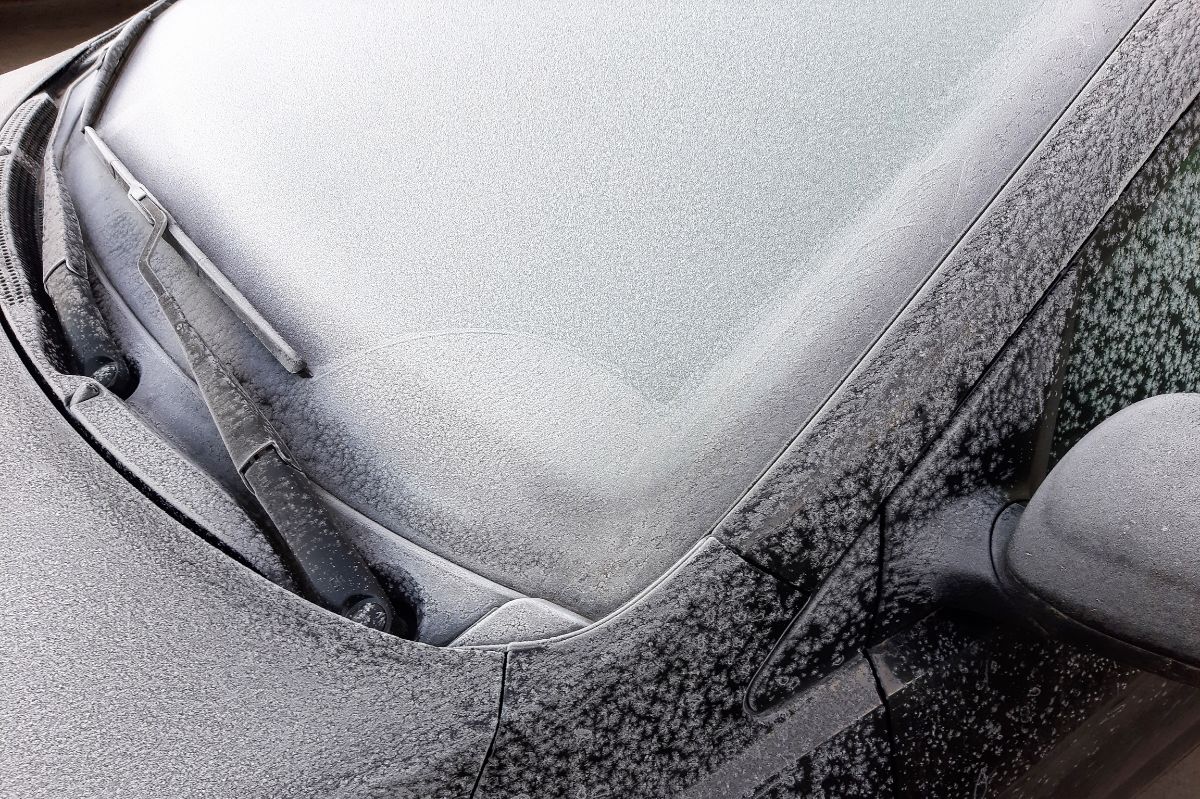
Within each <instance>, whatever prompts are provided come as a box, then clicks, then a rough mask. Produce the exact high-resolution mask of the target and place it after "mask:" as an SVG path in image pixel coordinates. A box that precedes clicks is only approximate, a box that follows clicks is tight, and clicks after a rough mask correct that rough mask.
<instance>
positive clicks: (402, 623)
mask: <svg viewBox="0 0 1200 799" xmlns="http://www.w3.org/2000/svg"><path fill="white" fill-rule="evenodd" d="M85 133H86V134H87V135H88V137H89V139H91V140H92V142H93V144H95V145H96V146H97V150H98V152H99V153H100V154H101V155H102V156H103V157H104V158H105V160H106V162H107V163H108V165H109V166H110V168H111V169H112V172H113V174H114V175H115V176H116V177H117V178H118V179H119V180H120V181H121V182H122V184H123V185H124V187H125V189H126V191H127V193H128V197H129V200H130V201H131V202H132V203H133V205H134V207H135V208H137V209H138V210H139V211H141V213H142V214H143V215H144V216H145V217H146V219H148V220H149V221H150V223H151V224H152V225H153V229H152V231H151V233H150V236H149V238H148V239H146V243H145V245H144V246H143V248H142V252H141V255H140V256H139V258H138V269H139V271H140V272H141V276H142V278H143V279H144V280H145V281H146V284H147V285H148V286H149V287H150V289H151V291H152V292H153V293H154V296H155V298H156V299H157V301H158V305H159V307H160V308H161V309H162V312H163V314H164V315H165V316H166V318H167V321H169V322H170V324H171V327H172V328H173V330H174V331H175V335H176V337H177V338H178V339H179V342H180V344H181V345H182V346H183V351H184V356H185V357H186V359H187V362H188V366H189V368H190V369H191V371H192V376H193V377H194V378H195V380H196V385H197V386H198V387H199V389H200V394H201V396H202V398H203V399H204V403H205V405H206V406H207V407H208V411H209V414H210V415H211V416H212V419H213V422H214V423H215V424H216V427H217V431H218V432H219V433H220V435H221V440H222V442H223V443H224V444H225V449H226V450H227V451H228V452H229V457H230V459H231V460H232V461H233V464H234V466H235V467H236V468H237V471H238V474H239V475H240V476H241V478H242V481H243V482H245V484H246V486H247V487H248V488H249V489H250V491H251V492H252V493H253V494H254V497H255V498H256V499H257V500H258V503H259V505H261V506H262V509H263V510H264V511H265V512H266V514H267V516H268V517H269V518H270V520H271V523H272V525H273V527H274V532H275V537H276V544H277V546H278V547H279V549H280V550H281V554H283V555H284V556H285V558H286V559H287V560H288V561H289V562H290V563H291V565H292V567H293V570H294V571H295V577H296V581H297V583H299V585H300V588H301V591H302V593H303V594H304V595H305V596H306V597H308V598H309V599H310V600H312V601H313V602H315V603H316V604H318V605H321V606H322V607H324V608H326V609H328V610H331V611H333V612H334V613H338V614H340V615H342V616H345V617H346V618H348V619H351V620H353V621H356V622H358V623H360V624H363V625H365V626H367V627H372V628H374V629H377V630H383V631H385V632H391V633H393V634H395V635H399V636H401V637H405V638H410V637H412V636H413V635H414V634H415V632H416V629H415V628H416V624H415V616H414V615H413V614H412V612H411V609H409V608H407V607H403V608H402V609H401V610H402V611H403V613H402V614H398V613H397V609H396V608H395V607H394V606H393V604H392V602H391V601H390V600H389V599H388V596H387V593H386V592H385V591H384V589H383V587H382V585H380V583H379V581H378V579H377V578H376V577H375V575H374V573H373V572H372V571H371V569H370V567H369V566H368V564H367V562H366V560H365V559H364V558H363V557H362V555H361V554H360V553H359V552H358V550H357V549H356V548H355V547H354V545H353V544H352V543H351V542H350V541H349V540H347V539H346V537H345V536H344V535H343V534H342V532H341V531H340V530H339V529H338V526H337V524H336V523H335V522H334V519H333V516H332V514H331V513H330V511H329V509H328V508H327V507H326V505H325V503H324V502H322V501H321V499H320V498H319V497H318V496H317V494H316V491H315V488H314V486H313V483H312V481H311V480H309V478H308V476H307V475H306V474H305V473H304V472H303V471H302V470H301V469H300V468H299V467H298V466H297V465H296V464H295V462H294V461H293V460H292V457H291V455H290V454H289V453H288V450H287V447H286V446H285V445H284V443H283V441H282V439H281V438H280V436H279V434H278V433H277V432H276V431H275V428H274V427H273V426H272V425H271V423H270V421H268V420H267V418H266V416H264V415H263V413H262V411H261V410H259V408H258V405H257V403H255V402H254V400H252V399H251V398H250V396H249V395H248V394H247V393H246V390H245V389H244V388H243V387H242V385H241V383H240V382H238V380H237V378H236V377H234V376H233V375H232V374H231V373H230V372H229V370H228V369H227V368H226V367H225V365H224V364H223V363H222V362H221V360H220V358H218V357H217V355H216V353H214V352H213V350H212V348H211V347H210V346H209V345H208V343H207V342H206V341H205V340H204V338H203V337H202V336H201V335H200V332H199V331H198V330H196V328H195V327H194V326H193V325H192V324H191V322H190V321H188V318H187V315H186V314H185V313H184V311H183V308H182V307H181V306H180V304H179V302H178V301H177V300H176V298H175V296H174V295H173V294H171V292H170V290H169V289H168V288H167V287H166V285H164V283H163V282H162V280H161V279H160V278H159V276H158V274H157V273H156V272H155V271H154V266H153V264H152V262H151V258H152V256H153V254H154V251H155V249H156V248H157V247H158V245H159V242H161V241H164V240H165V236H166V233H167V231H168V229H169V227H170V225H171V221H170V217H169V216H168V214H167V212H166V210H165V209H164V208H163V207H162V205H161V204H160V203H159V202H158V201H157V200H156V199H155V198H154V197H153V196H151V195H150V193H149V192H148V191H147V190H146V188H145V186H143V185H142V184H141V183H139V182H138V181H136V180H135V179H134V178H133V176H132V174H131V173H130V172H129V171H128V169H126V168H125V167H124V166H123V165H122V164H121V162H120V161H119V160H117V159H116V156H115V155H113V154H112V151H111V150H108V148H107V147H105V146H104V144H103V142H101V141H100V140H99V138H98V137H97V136H96V133H95V131H93V130H91V129H90V128H88V129H86V130H85Z"/></svg>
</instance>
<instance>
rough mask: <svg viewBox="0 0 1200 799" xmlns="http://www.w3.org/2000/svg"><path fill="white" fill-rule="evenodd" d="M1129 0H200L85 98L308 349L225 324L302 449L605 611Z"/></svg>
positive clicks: (723, 493)
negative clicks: (294, 366)
mask: <svg viewBox="0 0 1200 799" xmlns="http://www.w3.org/2000/svg"><path fill="white" fill-rule="evenodd" d="M1144 6H1145V3H1144V2H1141V1H1140V0H1131V1H1130V2H1120V1H1118V0H1103V1H1102V2H1097V3H1089V4H1086V5H1083V4H1078V3H1073V2H1066V1H1065V0H1064V1H1062V2H1059V1H1058V0H1048V1H1043V0H1025V2H1021V3H1007V4H989V5H985V6H978V5H967V6H962V7H960V8H954V7H946V6H944V5H943V4H937V3H928V2H913V3H910V4H899V5H898V4H896V3H890V2H889V3H874V2H870V3H856V4H854V5H852V6H828V5H822V4H807V5H805V4H800V5H797V6H793V7H789V8H787V9H781V8H777V7H775V6H774V5H773V4H767V3H763V4H738V5H736V6H728V5H721V4H708V3H702V2H691V3H684V4H673V5H671V6H663V5H661V4H657V3H642V2H634V1H633V0H630V1H629V2H617V3H601V4H591V5H589V6H587V7H586V8H585V9H581V8H578V7H571V8H567V7H565V6H564V7H558V6H553V5H531V6H529V7H528V8H525V9H523V11H522V12H521V13H515V12H514V11H513V9H512V8H511V7H505V6H494V5H490V4H470V3H462V4H453V5H448V6H432V7H431V6H415V5H414V6H409V5H405V4H387V5H382V6H374V7H371V8H370V9H359V12H358V13H357V14H355V15H353V16H352V17H351V16H348V15H344V14H343V13H342V12H341V11H340V10H335V7H334V6H329V5H327V4H324V3H315V2H313V3H297V4H296V6H295V7H293V8H279V7H277V6H247V5H245V4H237V5H236V6H234V5H233V4H222V3H220V2H206V0H186V1H185V2H182V3H179V4H177V5H175V6H173V7H171V8H170V9H168V10H167V11H165V12H164V13H163V14H162V15H161V17H159V18H158V19H157V20H156V21H155V22H154V23H153V25H151V26H150V28H149V29H148V30H147V31H146V32H145V35H144V36H143V38H142V39H141V40H140V41H139V43H138V44H137V46H136V47H134V48H133V49H132V51H131V52H130V53H129V56H128V59H127V62H126V65H125V67H124V70H123V72H122V73H121V75H120V76H119V78H118V80H117V81H116V82H115V85H114V87H113V91H112V94H111V96H110V100H109V103H108V105H107V107H106V109H105V111H104V113H103V114H102V115H101V116H100V118H99V121H98V124H99V126H100V129H101V133H102V134H103V135H104V136H105V138H106V140H107V141H109V143H110V144H111V145H112V146H113V148H114V149H115V150H116V152H117V154H118V155H120V156H121V157H122V158H123V160H125V161H126V162H127V163H128V164H129V165H130V166H131V168H132V169H133V170H134V172H135V173H136V174H138V175H139V177H140V178H141V179H142V180H144V181H145V182H146V183H147V185H148V186H149V187H150V188H151V189H152V191H153V192H154V193H155V195H156V196H158V197H159V198H160V199H161V200H162V201H163V202H164V204H165V205H166V206H167V207H168V209H169V210H170V211H171V212H172V214H173V215H175V216H176V217H177V218H178V219H179V221H180V223H181V224H182V226H183V227H184V229H186V230H188V232H189V233H190V234H191V235H192V237H193V238H194V239H196V241H197V242H198V243H199V244H200V245H201V247H202V248H203V249H205V251H206V252H207V253H208V254H209V255H210V256H211V257H212V258H213V259H214V261H216V262H217V264H218V265H219V266H220V267H221V268H222V269H223V270H225V271H226V272H227V273H228V274H229V275H230V276H231V278H232V279H233V280H234V282H236V283H237V284H238V286H239V287H240V288H241V289H242V290H243V291H244V293H245V294H246V295H247V296H248V297H250V299H251V300H252V301H254V302H255V304H256V305H258V306H259V307H260V309H262V310H263V311H264V313H265V314H266V315H267V316H268V317H269V318H270V319H271V320H272V322H274V323H275V324H277V326H278V327H279V328H280V329H281V331H282V332H283V333H284V334H285V335H286V336H287V337H288V338H289V340H292V341H294V342H295V343H296V344H297V346H298V347H299V349H301V350H302V351H303V352H304V353H305V354H306V356H307V357H308V358H309V360H310V361H311V362H312V368H313V373H314V377H313V378H312V379H311V380H289V379H288V378H286V377H284V376H280V375H275V374H274V373H273V372H272V371H271V365H270V364H269V363H268V362H265V361H262V360H261V359H262V357H263V355H264V354H263V353H262V352H260V351H259V349H258V348H257V347H256V346H255V345H254V342H253V341H245V342H241V341H238V343H237V346H235V347H232V348H231V350H232V352H233V354H235V355H236V356H237V357H236V358H233V361H234V362H235V363H238V364H240V365H241V368H242V369H243V371H244V372H245V373H247V374H250V375H254V376H255V377H256V379H255V380H254V381H250V383H249V385H250V388H251V389H252V390H253V391H256V392H257V396H258V397H259V398H260V399H262V400H263V401H264V402H265V403H266V404H267V405H269V406H270V407H271V408H272V411H273V414H274V416H273V421H275V422H276V423H277V425H278V426H279V428H280V430H281V433H282V434H283V435H284V436H285V438H287V439H288V441H289V445H290V446H291V447H292V449H293V451H294V453H295V454H296V455H297V456H298V458H299V459H300V460H301V461H302V462H303V463H304V465H305V467H306V471H307V472H309V473H310V474H312V475H313V476H314V477H315V478H316V479H317V480H318V481H320V482H321V483H322V484H323V485H325V486H326V487H327V488H329V489H330V491H332V492H333V493H335V494H337V495H338V496H339V497H341V498H342V499H343V500H345V501H346V502H347V503H348V504H350V505H353V506H354V507H356V508H358V509H359V510H361V511H363V512H364V513H368V514H369V515H371V516H372V517H373V518H374V519H375V520H376V521H378V522H380V523H381V524H383V525H385V526H387V527H389V528H391V529H395V530H397V531H400V532H401V533H402V534H404V535H408V536H412V537H413V539H414V541H416V542H417V543H419V544H421V545H422V546H425V547H427V548H429V549H431V550H433V551H435V552H438V553H440V554H442V555H445V556H446V557H448V558H451V559H453V560H456V561H457V562H459V563H461V564H463V565H464V566H467V567H469V568H472V569H474V570H476V571H479V572H480V573H481V574H484V575H486V576H488V577H490V578H492V579H496V580H497V581H499V582H503V583H505V584H508V585H511V586H512V587H513V588H515V589H518V590H520V591H522V592H524V593H528V594H531V595H535V596H544V597H546V598H548V599H551V600H554V601H556V602H558V603H559V604H562V605H564V606H566V607H570V608H572V609H574V610H576V611H578V612H581V613H583V614H584V615H586V616H589V617H598V616H600V615H603V614H604V613H605V612H608V611H610V610H612V609H613V608H615V607H616V606H618V605H619V604H620V603H621V602H622V601H624V600H625V599H626V598H628V597H629V596H630V595H631V594H633V593H634V592H635V591H637V590H638V589H639V588H641V587H642V586H644V585H646V584H648V583H649V582H651V581H652V580H653V579H654V578H655V577H657V576H658V574H660V573H661V572H662V571H663V570H665V569H666V568H667V567H668V566H669V565H670V564H671V563H672V562H673V561H674V560H675V559H676V558H678V557H679V556H680V555H682V554H683V553H684V552H685V551H687V549H688V548H689V547H690V546H691V545H692V544H693V543H694V542H695V541H696V540H698V539H699V538H700V537H701V536H702V535H704V533H705V532H707V531H708V530H709V529H711V527H712V526H713V525H714V524H715V523H716V521H717V520H718V519H719V518H720V516H721V515H722V514H723V513H725V512H726V511H727V510H728V508H729V507H730V506H731V505H732V504H733V503H735V501H736V500H737V498H738V496H739V495H740V494H741V493H742V492H743V491H744V490H745V488H746V486H747V485H749V484H750V483H751V482H752V481H753V480H754V479H755V478H756V477H757V476H758V475H759V474H761V472H762V471H763V469H764V468H766V467H767V465H768V464H769V462H770V461H771V459H772V458H773V457H775V455H776V454H777V453H778V452H780V451H781V449H782V448H783V447H784V446H785V445H786V443H787V442H788V440H789V439H790V438H792V437H793V436H794V435H795V433H796V431H797V430H798V429H799V427H800V425H801V424H802V423H803V421H804V418H805V417H806V416H807V415H808V414H809V413H811V411H812V410H813V409H814V408H816V407H817V406H818V404H819V403H820V402H821V401H822V400H823V399H824V398H825V397H826V396H827V395H828V393H829V392H830V391H831V390H832V389H833V388H834V387H835V386H836V385H837V384H838V382H839V381H840V380H841V379H842V378H843V377H844V375H845V373H846V371H847V370H848V369H849V367H850V366H851V365H852V364H853V363H854V361H855V359H857V358H858V356H859V355H860V354H861V353H862V352H863V351H864V350H865V349H866V348H867V347H869V345H870V343H871V341H872V340H873V339H874V338H875V337H876V336H877V335H878V333H879V332H880V331H881V330H882V329H883V327H884V326H885V325H886V323H887V322H888V320H890V319H891V318H892V316H893V315H894V314H895V313H896V311H897V310H898V308H899V307H900V306H901V304H902V303H903V301H904V300H905V298H907V297H908V296H910V295H911V293H912V292H913V291H914V290H915V288H916V287H917V286H918V285H919V284H920V282H921V280H923V279H924V278H925V276H926V275H927V274H928V273H929V271H930V269H931V268H932V266H933V265H934V264H936V262H937V261H938V260H939V259H940V258H941V257H942V255H943V254H944V253H945V251H946V250H947V249H948V248H949V247H950V246H951V245H952V243H953V242H954V241H955V240H956V239H957V238H958V237H959V235H960V234H961V232H962V231H963V230H964V229H965V228H966V227H967V226H968V225H969V223H970V221H971V220H972V219H973V218H974V217H975V216H976V215H977V214H978V213H979V212H980V210H981V209H982V208H983V207H984V206H985V205H986V203H987V202H988V200H989V199H990V198H991V197H992V196H993V194H994V193H995V192H996V191H997V190H998V189H999V188H1000V186H1001V185H1002V184H1003V182H1004V181H1005V180H1006V179H1007V178H1008V177H1009V176H1010V175H1011V174H1012V172H1013V171H1014V170H1015V169H1016V167H1017V166H1018V165H1019V163H1020V161H1021V159H1022V158H1024V157H1025V155H1026V154H1027V153H1028V152H1029V151H1030V149H1031V148H1032V147H1033V146H1034V145H1035V144H1036V142H1037V140H1038V138H1039V137H1040V136H1041V135H1042V134H1043V133H1044V131H1045V130H1046V129H1047V128H1048V127H1049V126H1050V125H1051V124H1052V123H1053V121H1054V119H1055V118H1056V117H1057V116H1058V114H1059V113H1060V112H1061V111H1062V109H1063V108H1064V107H1065V106H1066V105H1067V104H1068V103H1069V102H1070V100H1071V98H1072V97H1073V96H1074V94H1075V93H1076V91H1077V90H1078V88H1079V86H1080V85H1082V84H1083V83H1084V81H1085V80H1086V79H1087V77H1088V75H1090V74H1091V73H1092V71H1093V70H1094V69H1095V68H1096V67H1097V65H1098V64H1100V63H1101V61H1102V60H1103V59H1104V58H1105V57H1106V56H1107V54H1108V53H1109V52H1110V51H1111V49H1112V47H1113V46H1114V45H1115V43H1116V42H1117V41H1118V40H1119V38H1120V37H1121V36H1122V35H1123V34H1124V33H1125V32H1126V31H1127V30H1128V29H1129V27H1130V26H1131V25H1132V24H1133V22H1134V21H1135V20H1136V19H1137V17H1138V15H1139V14H1140V13H1141V11H1142V9H1143V8H1144ZM480 14H482V15H483V16H482V17H480V16H479V15H480ZM234 18H236V20H237V24H235V25H230V24H227V20H229V19H234ZM468 18H469V19H470V21H468ZM934 18H936V19H937V24H931V20H932V19H934ZM268 36H269V37H270V39H271V41H272V42H273V46H272V48H271V52H270V54H269V56H268V55H267V54H266V53H265V51H264V50H263V48H261V47H260V46H259V45H260V42H261V41H262V40H263V38H264V37H268ZM384 52H386V53H388V56H389V57H387V58H382V57H379V54H380V53H384ZM362 59H366V60H365V61H364V60H362ZM351 74H352V75H353V79H352V80H348V79H347V78H346V76H347V75H351ZM283 85H287V86H293V87H294V91H280V90H279V87H280V86H283ZM298 95H303V96H304V97H305V98H306V99H305V102H303V103H296V102H295V101H294V98H295V97H296V96H298ZM347 120H354V123H353V124H354V126H355V130H356V135H355V137H354V139H353V141H354V142H356V143H361V146H347V140H346V138H345V136H344V133H343V125H344V123H345V122H346V121H347ZM77 188H79V187H77ZM109 272H110V274H111V273H112V270H109ZM848 286H853V290H848V289H847V287H848ZM347 308H352V309H354V311H355V312H354V313H346V312H345V309H347ZM150 329H151V330H154V327H153V325H150ZM156 335H157V333H156ZM168 346H169V345H168ZM239 376H242V375H239ZM647 442H653V444H652V445H649V444H648V443H647ZM855 532H856V531H855ZM836 543H837V544H838V545H843V544H845V543H846V541H845V540H839V541H837V542H836ZM805 546H807V544H805ZM835 548H836V547H835Z"/></svg>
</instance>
